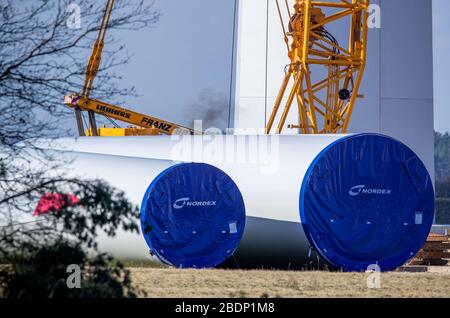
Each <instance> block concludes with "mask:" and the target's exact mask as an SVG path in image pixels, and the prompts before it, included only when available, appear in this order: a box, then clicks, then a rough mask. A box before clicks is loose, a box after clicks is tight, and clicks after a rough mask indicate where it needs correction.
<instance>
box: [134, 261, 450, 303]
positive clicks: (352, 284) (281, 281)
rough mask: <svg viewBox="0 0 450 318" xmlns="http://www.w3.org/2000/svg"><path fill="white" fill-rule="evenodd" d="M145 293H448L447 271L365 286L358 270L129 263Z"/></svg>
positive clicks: (396, 276) (390, 276)
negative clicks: (192, 267)
mask: <svg viewBox="0 0 450 318" xmlns="http://www.w3.org/2000/svg"><path fill="white" fill-rule="evenodd" d="M130 271H131V273H132V278H133V281H134V283H135V285H136V286H137V287H139V288H140V289H141V290H144V291H145V292H146V293H147V296H148V297H176V298H192V297H195V298H197V297H199V298H202V297H221V298H222V297H223V298H229V297H231V298H240V297H252V298H260V297H300V298H304V297H407V298H411V297H433V298H436V297H445V298H448V297H450V273H448V272H447V273H400V272H395V273H386V274H382V275H381V288H380V289H369V288H368V287H367V278H368V275H369V274H364V273H334V272H285V271H263V270H261V271H241V270H177V269H167V268H143V267H134V268H130Z"/></svg>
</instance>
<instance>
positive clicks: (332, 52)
mask: <svg viewBox="0 0 450 318" xmlns="http://www.w3.org/2000/svg"><path fill="white" fill-rule="evenodd" d="M275 1H276V4H277V9H278V13H279V16H280V20H281V24H282V27H283V33H284V40H285V42H286V46H287V49H288V56H289V59H290V60H291V62H290V64H289V65H288V66H287V68H286V75H285V77H284V80H283V83H282V86H281V89H280V91H279V93H278V96H277V98H276V101H275V105H274V108H273V111H272V114H271V116H270V119H269V121H268V124H267V127H266V133H267V134H270V133H273V128H274V126H275V121H276V120H277V119H279V122H278V125H277V126H276V131H275V133H277V134H280V133H282V131H283V129H285V128H286V126H287V128H292V129H298V130H299V131H300V132H301V133H302V134H333V133H346V132H347V131H348V126H349V122H350V118H351V116H352V113H353V109H354V105H355V101H356V99H357V98H358V97H363V96H361V95H358V91H359V88H360V85H361V81H362V77H363V74H364V69H365V66H366V53H367V33H368V27H367V23H366V22H367V19H368V9H369V0H340V1H338V0H334V1H312V0H294V8H293V11H292V9H291V6H290V5H289V2H288V0H285V1H284V4H285V5H286V8H287V14H288V15H289V21H288V23H287V24H285V22H284V19H283V11H282V6H281V5H280V3H279V0H275ZM337 21H339V22H341V23H345V22H344V21H347V24H348V25H349V27H350V33H349V38H348V42H349V44H348V47H347V48H344V47H343V46H341V45H340V44H339V42H338V40H337V39H336V38H335V37H334V36H333V35H332V34H331V33H329V32H328V31H327V26H329V25H330V24H332V23H334V22H337ZM319 67H320V68H321V69H322V70H320V69H318V68H319ZM324 68H325V70H324ZM288 90H290V91H289V92H288ZM285 97H287V98H286V102H285V106H284V109H283V112H282V114H281V116H279V111H280V108H281V105H282V103H283V100H284V99H285ZM294 102H296V104H297V108H298V124H289V125H286V120H287V118H288V115H289V113H290V111H291V108H292V106H293V104H294Z"/></svg>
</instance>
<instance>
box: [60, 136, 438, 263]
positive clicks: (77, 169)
mask: <svg viewBox="0 0 450 318" xmlns="http://www.w3.org/2000/svg"><path fill="white" fill-rule="evenodd" d="M51 148H53V149H58V150H64V152H65V155H68V156H72V157H73V159H74V161H73V163H72V165H73V167H72V170H71V173H72V174H74V175H77V176H79V177H88V178H102V179H104V180H106V181H108V182H110V183H111V184H112V185H113V186H115V187H117V188H118V189H121V190H124V191H125V192H126V193H127V195H128V197H129V198H130V199H131V200H132V201H133V202H134V203H137V204H140V203H141V202H142V200H143V197H144V196H145V193H146V190H147V189H148V188H149V185H150V184H151V183H152V182H153V181H154V180H155V179H157V178H158V177H161V175H162V174H163V173H164V171H166V169H169V168H173V167H177V165H179V164H180V163H185V164H190V163H194V162H196V163H203V164H208V165H210V166H213V167H215V168H218V169H220V170H221V171H222V172H223V173H224V174H225V175H226V176H228V177H229V178H230V179H231V180H233V181H234V183H235V185H236V187H237V188H238V189H239V192H240V194H241V195H242V198H243V202H244V205H245V215H246V224H245V230H244V235H243V238H242V240H241V242H240V245H239V248H238V249H237V250H236V251H235V252H234V254H233V258H231V259H230V260H229V261H228V262H232V263H234V264H237V265H239V266H246V265H251V266H264V267H283V268H288V267H290V268H299V267H302V266H304V265H307V264H311V263H314V264H316V263H317V261H318V260H319V259H320V258H322V259H325V260H327V261H328V262H329V263H331V265H333V266H336V267H340V268H343V269H345V270H365V269H366V268H367V266H368V265H370V264H375V265H377V264H378V265H379V266H380V267H381V268H382V270H389V269H392V268H395V267H396V266H399V265H401V263H403V262H404V261H406V260H407V259H408V257H409V258H410V257H412V256H414V254H415V253H416V252H417V251H418V250H419V249H420V247H421V244H422V243H423V242H424V241H425V239H426V235H427V234H428V232H429V230H430V227H431V222H432V217H433V212H434V211H433V210H434V205H433V204H434V203H432V202H431V201H432V200H433V196H434V193H433V189H432V184H431V180H430V179H429V175H428V172H427V171H426V169H425V168H424V166H423V164H422V162H421V161H420V160H419V159H418V158H417V156H415V154H414V153H413V152H412V151H410V150H409V148H407V147H406V146H405V145H403V144H401V143H400V142H398V141H395V140H393V139H391V138H389V137H385V136H380V135H373V134H365V135H346V136H343V135H319V136H184V137H178V138H175V137H162V136H161V137H125V138H79V139H76V140H74V139H65V140H59V141H57V142H56V143H52V145H51ZM175 169H177V168H175ZM194 179H195V178H194ZM176 199H179V198H170V199H168V200H176ZM430 200H431V201H430ZM168 204H169V205H173V204H174V202H172V201H170V202H168ZM202 208H205V207H202ZM141 209H142V207H141ZM170 209H171V208H170V207H169V210H170ZM172 212H173V211H170V212H169V213H172ZM396 213H397V214H396ZM180 226H183V225H182V224H180ZM194 232H195V231H194ZM395 233H398V234H395ZM380 235H381V236H383V235H385V244H387V245H386V246H384V245H383V243H382V242H380ZM128 239H130V238H129V237H128ZM377 240H378V241H377ZM142 242H143V240H142V241H141V242H140V246H141V247H142V246H143V244H142ZM408 242H410V243H408ZM109 244H110V247H112V246H113V244H111V243H109ZM119 245H121V246H123V247H124V248H125V249H126V246H127V244H126V242H125V241H123V242H121V243H120V244H119ZM130 246H135V245H134V244H133V243H131V242H130ZM144 246H145V245H144ZM132 249H133V247H130V250H132ZM138 250H139V251H138ZM316 251H317V255H316V254H315V252H316ZM311 252H312V253H311ZM135 253H136V254H139V253H142V254H144V251H142V252H141V250H140V248H139V249H136V252H135ZM127 256H131V255H127ZM136 256H139V255H136ZM319 256H320V258H319ZM322 261H323V260H319V262H322Z"/></svg>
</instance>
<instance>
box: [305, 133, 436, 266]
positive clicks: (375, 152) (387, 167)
mask: <svg viewBox="0 0 450 318" xmlns="http://www.w3.org/2000/svg"><path fill="white" fill-rule="evenodd" d="M300 218H301V221H302V225H303V228H304V230H305V232H306V235H307V237H308V239H309V241H310V243H311V245H312V247H314V248H315V249H316V250H317V251H318V253H319V254H320V255H321V256H322V257H324V258H325V259H326V260H328V261H329V262H330V263H331V264H332V265H334V266H336V267H338V268H341V269H343V270H344V271H365V270H367V269H368V267H369V266H371V265H378V266H379V267H380V269H381V270H382V271H389V270H393V269H396V268H397V267H399V266H401V265H403V264H404V263H405V262H406V261H408V260H409V259H411V258H412V257H413V256H414V255H415V254H416V253H417V252H418V251H419V250H420V249H421V247H422V246H423V244H424V243H425V241H426V239H427V236H428V234H429V232H430V229H431V226H432V223H433V219H434V190H433V185H432V182H431V178H430V175H429V174H428V172H427V169H426V168H425V166H424V164H423V163H422V161H421V160H420V159H419V158H418V157H417V155H416V154H414V153H413V151H412V150H411V149H409V148H408V147H407V146H405V145H404V144H402V143H401V142H399V141H397V140H394V139H392V138H389V137H386V136H381V135H375V134H364V135H354V136H349V137H346V138H343V139H340V140H339V141H337V142H335V143H333V144H332V145H330V146H329V147H327V148H326V149H325V150H323V151H322V152H321V153H320V154H319V155H318V156H317V158H316V159H315V160H314V162H313V163H312V164H311V166H310V168H309V170H308V172H307V174H306V177H305V179H304V180H303V184H302V187H301V193H300Z"/></svg>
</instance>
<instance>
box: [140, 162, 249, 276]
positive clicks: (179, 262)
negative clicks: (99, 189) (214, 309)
mask: <svg viewBox="0 0 450 318" xmlns="http://www.w3.org/2000/svg"><path fill="white" fill-rule="evenodd" d="M141 227H142V232H143V235H144V238H145V241H146V242H147V244H148V245H149V247H150V249H151V250H152V252H153V253H154V254H155V255H156V256H157V257H158V258H159V259H160V260H161V261H163V262H165V263H166V264H168V265H171V266H174V267H177V268H211V267H215V266H218V265H220V264H221V263H223V262H224V261H225V260H226V259H227V258H229V257H230V256H231V255H232V253H233V252H234V251H235V250H236V248H237V247H238V245H239V243H240V240H241V238H242V235H243V232H244V227H245V207H244V201H243V199H242V195H241V193H240V191H239V189H238V187H237V186H236V184H235V183H234V182H233V180H232V179H231V178H230V177H229V176H228V175H227V174H226V173H225V172H223V171H221V170H220V169H218V168H216V167H213V166H211V165H207V164H196V163H187V164H180V165H176V166H173V167H171V168H169V169H167V170H165V171H164V172H162V173H161V174H160V175H159V176H158V177H157V178H156V179H155V180H154V181H153V182H152V183H151V184H150V186H149V188H148V190H147V192H146V194H145V196H144V199H143V201H142V205H141Z"/></svg>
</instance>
